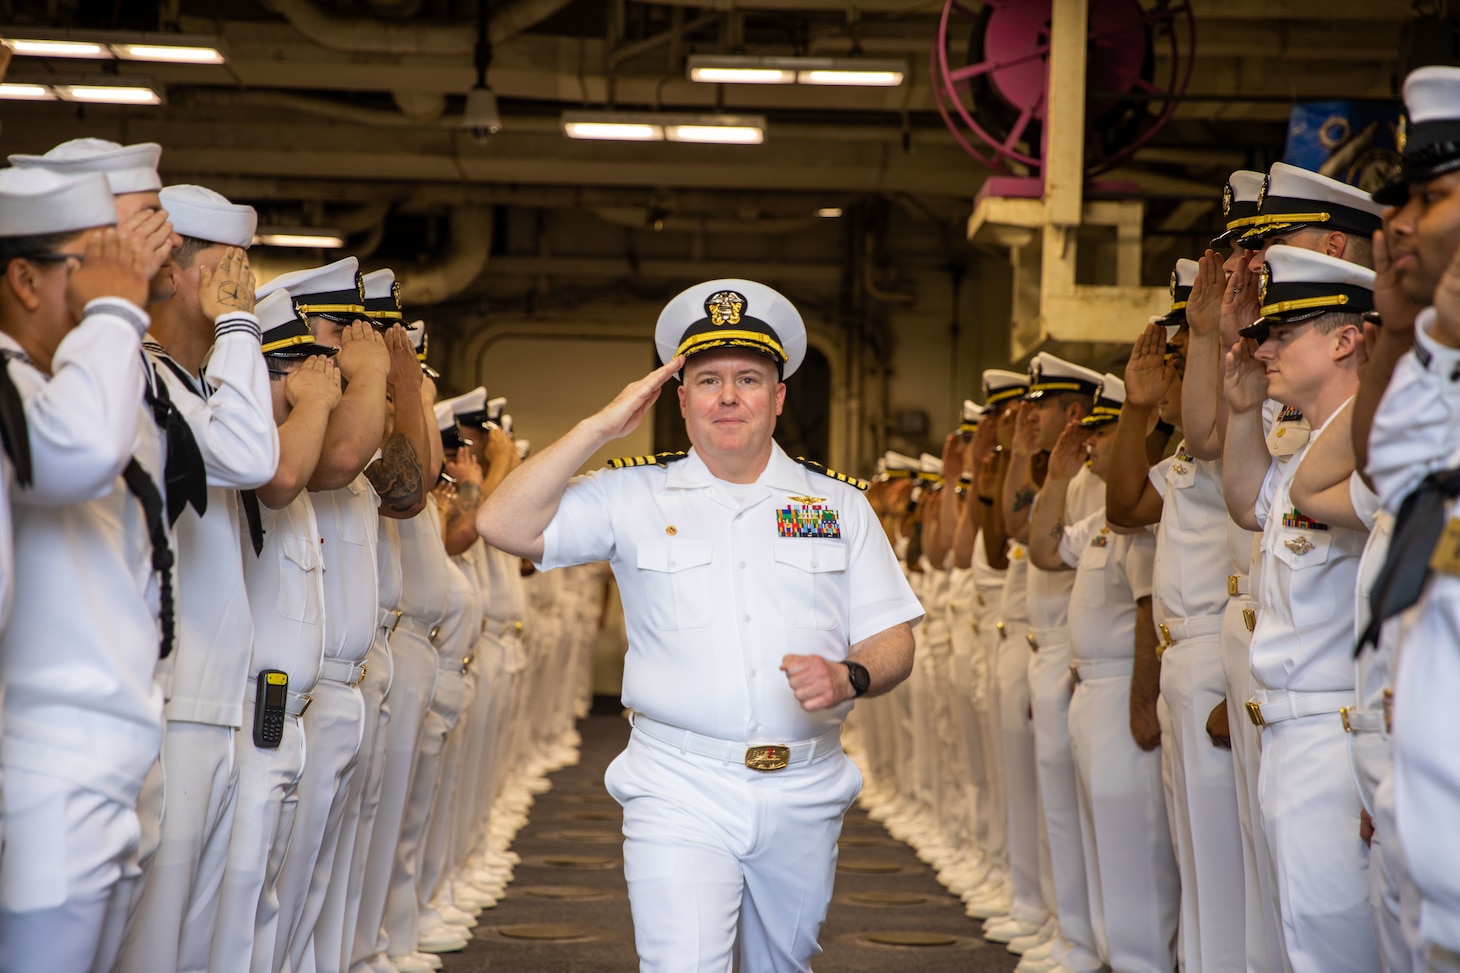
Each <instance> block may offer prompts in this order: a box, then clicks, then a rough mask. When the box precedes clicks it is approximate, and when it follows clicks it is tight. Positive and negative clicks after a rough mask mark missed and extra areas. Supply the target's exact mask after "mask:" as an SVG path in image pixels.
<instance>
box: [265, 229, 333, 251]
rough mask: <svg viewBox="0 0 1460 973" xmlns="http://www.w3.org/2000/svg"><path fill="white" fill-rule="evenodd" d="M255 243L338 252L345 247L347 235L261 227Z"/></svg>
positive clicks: (323, 230)
mask: <svg viewBox="0 0 1460 973" xmlns="http://www.w3.org/2000/svg"><path fill="white" fill-rule="evenodd" d="M253 242H254V243H259V244H263V245H264V246H266V247H294V248H296V249H305V250H311V249H318V250H338V249H340V248H341V247H343V246H344V245H345V235H344V234H343V233H342V232H340V231H339V230H326V229H309V228H291V227H277V226H275V227H269V226H261V227H259V230H258V233H257V234H256V235H255V236H254V238H253Z"/></svg>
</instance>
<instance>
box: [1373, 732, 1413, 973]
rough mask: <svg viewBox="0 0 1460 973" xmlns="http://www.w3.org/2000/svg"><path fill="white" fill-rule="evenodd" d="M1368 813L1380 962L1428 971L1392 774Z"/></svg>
mask: <svg viewBox="0 0 1460 973" xmlns="http://www.w3.org/2000/svg"><path fill="white" fill-rule="evenodd" d="M1375 735H1377V734H1375ZM1369 814H1370V816H1371V817H1372V818H1373V819H1374V837H1373V840H1372V841H1371V842H1370V844H1369V916H1370V918H1371V919H1372V920H1373V922H1374V934H1375V937H1376V938H1377V941H1378V946H1379V963H1380V966H1381V968H1382V969H1383V970H1384V973H1424V970H1425V964H1424V961H1423V959H1422V956H1423V950H1421V949H1419V948H1417V947H1418V944H1419V890H1418V889H1416V888H1415V887H1414V882H1413V881H1412V880H1411V879H1410V877H1409V867H1408V865H1407V863H1406V862H1405V860H1404V850H1403V848H1402V847H1401V846H1400V843H1399V834H1398V832H1397V831H1396V830H1395V826H1394V782H1393V779H1392V778H1390V777H1385V778H1384V779H1383V780H1382V781H1380V782H1379V786H1378V788H1377V789H1376V790H1375V792H1374V796H1373V801H1372V805H1371V808H1370V811H1369ZM1381 828H1382V829H1383V830H1382V831H1381V830H1380V829H1381Z"/></svg>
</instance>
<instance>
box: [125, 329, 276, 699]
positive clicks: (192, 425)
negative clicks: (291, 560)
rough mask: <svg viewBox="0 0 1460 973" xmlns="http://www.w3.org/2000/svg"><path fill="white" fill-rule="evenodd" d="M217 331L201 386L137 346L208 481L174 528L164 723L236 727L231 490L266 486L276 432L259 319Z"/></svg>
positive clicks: (242, 685)
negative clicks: (202, 497)
mask: <svg viewBox="0 0 1460 973" xmlns="http://www.w3.org/2000/svg"><path fill="white" fill-rule="evenodd" d="M216 328H217V339H216V341H215V343H214V345H213V351H212V354H211V355H210V356H209V359H208V366H207V369H206V370H205V373H204V376H203V378H202V379H201V380H199V379H198V378H196V377H189V379H187V380H185V379H184V378H183V377H182V375H180V374H179V371H181V366H179V365H176V363H175V362H171V360H164V359H165V358H166V354H165V352H164V351H163V350H162V348H161V347H160V346H158V345H155V344H152V343H150V342H149V343H148V344H147V345H146V346H145V347H146V350H147V352H148V357H149V358H150V359H151V360H152V362H153V371H154V372H155V373H156V375H157V377H158V379H159V380H161V381H162V382H163V383H164V384H165V385H166V386H167V390H168V394H169V395H170V397H171V398H172V403H173V405H174V406H175V407H176V408H177V410H178V412H179V413H180V414H181V415H182V416H183V418H184V419H186V420H187V423H188V428H189V429H191V430H192V433H193V438H194V439H195V440H196V441H197V444H198V450H199V452H201V453H202V456H203V463H204V466H205V467H206V470H207V474H208V507H207V511H206V512H205V513H204V514H203V516H201V517H199V516H198V514H197V511H195V510H193V508H192V507H191V506H189V507H187V508H186V509H184V510H183V512H182V515H181V516H179V517H178V520H177V524H176V525H175V528H174V529H175V530H176V532H177V562H178V579H177V648H176V650H175V652H174V656H175V662H174V664H173V672H172V695H171V698H169V699H168V701H167V709H166V714H167V718H168V719H169V720H181V721H186V722H192V723H212V724H215V725H219V726H242V725H243V695H244V693H245V692H246V685H247V679H248V664H249V662H248V660H249V653H250V651H251V649H252V647H253V625H252V616H251V615H250V613H249V607H248V599H247V596H246V594H245V590H244V583H243V569H242V566H241V563H240V554H241V551H242V547H243V542H242V540H241V531H240V526H239V520H238V495H237V493H236V492H235V491H237V490H248V489H253V488H255V487H258V486H262V485H263V484H265V483H267V482H268V481H269V479H270V478H271V477H273V475H274V470H275V469H276V468H277V467H278V465H279V432H278V429H277V428H276V427H275V426H274V414H273V403H272V400H271V399H270V395H269V374H268V369H267V368H266V367H265V365H264V359H263V356H262V355H260V354H259V328H258V321H257V319H256V318H255V317H254V316H253V315H252V314H245V313H243V312H238V313H234V314H229V315H226V316H224V317H221V318H220V319H219V320H218V323H217V326H216ZM174 368H176V369H177V371H175V370H174ZM249 555H250V557H251V556H252V555H253V549H252V547H250V548H249Z"/></svg>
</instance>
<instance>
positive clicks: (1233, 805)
mask: <svg viewBox="0 0 1460 973" xmlns="http://www.w3.org/2000/svg"><path fill="white" fill-rule="evenodd" d="M1201 621H1204V622H1205V621H1207V620H1206V619H1202V620H1201ZM1211 621H1212V623H1214V628H1213V631H1212V633H1211V634H1210V635H1201V636H1197V637H1193V638H1178V639H1177V640H1176V641H1175V642H1174V643H1172V644H1171V646H1170V647H1169V648H1167V649H1166V650H1165V652H1164V654H1163V655H1162V656H1161V699H1162V700H1163V701H1164V702H1165V704H1166V711H1167V714H1168V716H1169V719H1170V728H1171V738H1170V741H1169V742H1168V741H1167V740H1166V739H1165V738H1164V737H1163V739H1162V749H1163V750H1166V751H1168V752H1167V753H1165V754H1163V758H1165V759H1169V761H1170V764H1171V804H1172V806H1171V808H1170V809H1169V810H1170V811H1171V819H1172V825H1173V831H1174V834H1173V837H1174V838H1175V845H1176V859H1177V864H1178V866H1179V867H1180V870H1181V943H1182V958H1183V960H1184V964H1183V969H1184V970H1185V971H1186V973H1207V971H1210V973H1226V971H1228V970H1240V969H1242V967H1243V964H1244V963H1245V962H1246V960H1245V957H1246V942H1245V940H1246V933H1245V927H1246V911H1245V906H1244V904H1243V892H1244V882H1245V878H1244V877H1243V872H1242V822H1241V820H1240V818H1239V817H1238V814H1237V779H1236V777H1235V775H1234V771H1233V767H1232V752H1231V751H1230V750H1223V749H1220V748H1218V747H1216V746H1214V745H1213V744H1212V740H1211V737H1209V736H1208V735H1207V731H1206V726H1207V717H1209V716H1210V715H1211V712H1212V709H1213V708H1215V707H1216V706H1217V705H1218V704H1220V703H1221V702H1222V699H1223V697H1224V696H1226V693H1227V682H1226V677H1225V676H1224V675H1223V673H1222V639H1221V633H1220V628H1219V626H1220V624H1221V619H1220V617H1215V618H1213V619H1212V620H1211Z"/></svg>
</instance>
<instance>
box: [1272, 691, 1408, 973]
mask: <svg viewBox="0 0 1460 973" xmlns="http://www.w3.org/2000/svg"><path fill="white" fill-rule="evenodd" d="M1258 797H1259V806H1260V807H1261V809H1262V831H1263V834H1264V835H1265V836H1266V839H1267V844H1268V853H1269V855H1270V856H1271V860H1272V863H1273V868H1274V878H1275V880H1276V887H1277V890H1278V908H1279V910H1280V912H1281V916H1282V943H1283V949H1284V951H1285V952H1286V954H1287V957H1288V961H1289V964H1290V965H1291V967H1292V969H1293V970H1294V971H1295V973H1345V971H1352V973H1361V971H1372V970H1376V969H1378V968H1379V952H1378V947H1377V945H1376V943H1375V937H1374V927H1373V924H1372V922H1371V921H1370V919H1369V879H1368V860H1369V855H1368V849H1367V848H1365V847H1364V843H1363V841H1362V840H1360V838H1359V833H1358V821H1359V798H1358V792H1357V790H1356V789H1355V788H1354V779H1353V771H1352V768H1351V766H1350V763H1349V760H1348V739H1347V737H1346V735H1345V734H1344V732H1343V725H1342V722H1341V721H1340V719H1339V715H1338V714H1337V713H1322V714H1319V715H1316V716H1305V717H1299V718H1297V719H1291V720H1283V721H1282V722H1279V723H1271V724H1269V725H1267V726H1265V727H1263V728H1262V771H1261V776H1260V779H1259V782H1258Z"/></svg>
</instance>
